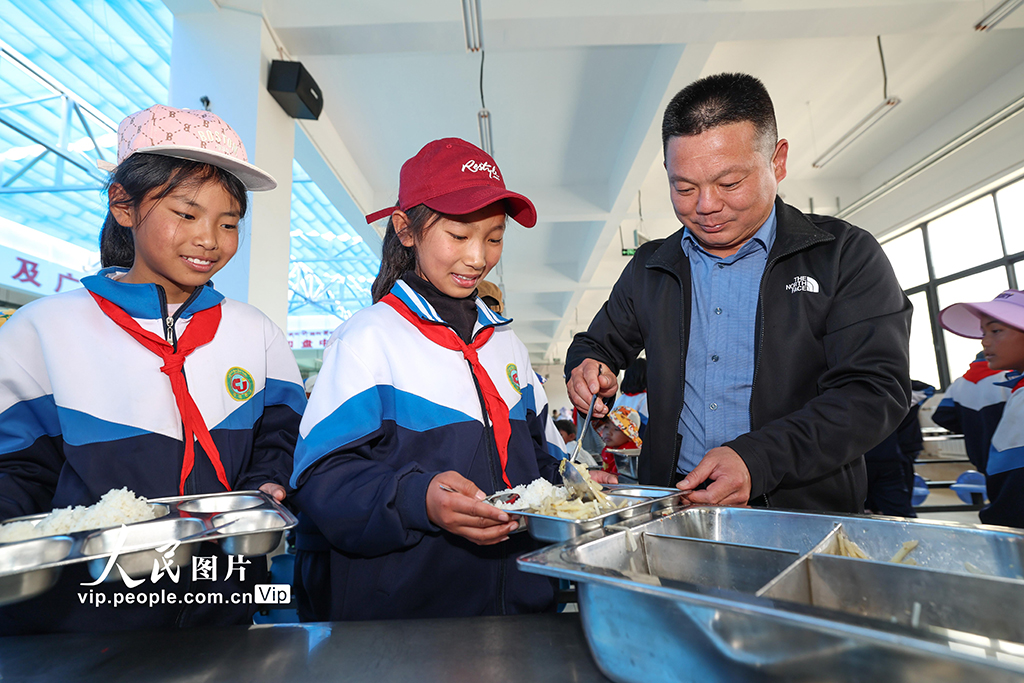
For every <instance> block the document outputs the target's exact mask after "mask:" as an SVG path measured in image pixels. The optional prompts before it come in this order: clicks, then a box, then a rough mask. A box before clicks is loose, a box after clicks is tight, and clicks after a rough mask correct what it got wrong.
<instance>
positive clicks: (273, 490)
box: [260, 481, 286, 503]
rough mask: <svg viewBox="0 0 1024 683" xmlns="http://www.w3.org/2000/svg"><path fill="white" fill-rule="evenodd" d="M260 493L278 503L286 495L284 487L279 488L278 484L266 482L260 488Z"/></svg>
mask: <svg viewBox="0 0 1024 683" xmlns="http://www.w3.org/2000/svg"><path fill="white" fill-rule="evenodd" d="M260 491H263V493H266V494H269V495H271V496H273V497H274V500H276V501H277V502H278V503H280V502H281V501H283V500H284V497H285V495H286V494H285V490H284V487H283V486H281V485H280V484H275V483H274V482H272V481H268V482H267V483H266V484H264V485H263V486H261V487H260Z"/></svg>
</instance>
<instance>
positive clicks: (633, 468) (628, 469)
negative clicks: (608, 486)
mask: <svg viewBox="0 0 1024 683" xmlns="http://www.w3.org/2000/svg"><path fill="white" fill-rule="evenodd" d="M608 452H609V453H611V454H612V456H614V458H615V469H617V470H618V471H619V479H620V480H623V481H627V482H629V481H634V482H635V481H637V478H638V474H637V472H638V463H639V461H640V449H639V448H609V449H608Z"/></svg>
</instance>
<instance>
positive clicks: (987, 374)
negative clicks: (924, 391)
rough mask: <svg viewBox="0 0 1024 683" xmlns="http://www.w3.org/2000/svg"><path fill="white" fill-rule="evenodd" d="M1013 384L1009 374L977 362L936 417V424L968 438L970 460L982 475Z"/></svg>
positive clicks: (948, 395) (951, 387) (956, 384)
mask: <svg viewBox="0 0 1024 683" xmlns="http://www.w3.org/2000/svg"><path fill="white" fill-rule="evenodd" d="M1013 384H1014V383H1013V382H1011V383H1010V385H1009V386H1007V384H1006V372H1005V371H999V370H989V367H988V363H986V362H985V361H984V360H976V361H974V362H972V363H971V367H970V368H969V369H968V370H967V372H966V373H964V375H963V377H958V378H957V379H956V380H955V381H954V382H953V383H952V384H950V385H949V388H948V389H946V393H945V394H944V395H943V396H942V400H941V401H940V402H939V405H938V406H936V407H935V411H934V412H933V413H932V422H934V423H935V424H937V425H939V426H940V427H945V428H946V429H948V430H949V431H951V432H955V433H957V434H963V435H964V447H965V448H966V450H967V457H968V458H969V459H970V461H971V463H972V464H973V465H974V466H975V467H976V468H977V469H978V471H979V472H981V473H982V474H985V472H986V468H987V462H988V453H989V447H990V446H991V444H992V435H993V434H994V433H995V431H996V427H997V426H998V425H999V420H1000V418H1001V417H1002V416H1003V408H1004V407H1005V405H1006V400H1007V399H1008V398H1010V390H1011V388H1012V387H1013Z"/></svg>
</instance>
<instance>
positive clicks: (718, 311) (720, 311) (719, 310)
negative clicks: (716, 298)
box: [715, 306, 722, 315]
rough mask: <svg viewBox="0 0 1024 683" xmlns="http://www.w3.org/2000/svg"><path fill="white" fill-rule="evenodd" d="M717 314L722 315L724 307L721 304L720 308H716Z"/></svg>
mask: <svg viewBox="0 0 1024 683" xmlns="http://www.w3.org/2000/svg"><path fill="white" fill-rule="evenodd" d="M715 315H722V307H721V306H719V307H718V308H716V309H715Z"/></svg>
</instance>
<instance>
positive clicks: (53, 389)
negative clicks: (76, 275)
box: [0, 269, 306, 632]
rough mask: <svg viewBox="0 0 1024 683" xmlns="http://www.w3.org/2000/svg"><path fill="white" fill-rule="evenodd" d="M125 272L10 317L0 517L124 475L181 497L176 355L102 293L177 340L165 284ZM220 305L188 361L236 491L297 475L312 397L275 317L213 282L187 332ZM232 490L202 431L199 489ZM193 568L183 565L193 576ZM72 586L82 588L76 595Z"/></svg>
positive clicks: (53, 622) (0, 358) (1, 335)
mask: <svg viewBox="0 0 1024 683" xmlns="http://www.w3.org/2000/svg"><path fill="white" fill-rule="evenodd" d="M119 271H120V269H107V270H104V271H102V272H101V273H100V274H99V275H95V276H90V277H87V278H84V279H83V280H82V284H83V286H84V288H82V289H77V290H73V291H70V292H67V293H63V294H56V295H53V296H49V297H46V298H43V299H39V300H37V301H34V302H32V303H30V304H28V305H27V306H25V307H23V308H21V309H20V310H18V312H17V313H16V314H15V315H14V316H13V317H12V318H11V320H10V321H9V322H8V323H7V324H6V325H4V326H3V327H2V328H0V519H6V518H9V517H14V516H19V515H27V514H34V513H40V512H46V511H49V510H50V509H52V508H57V507H66V506H69V505H90V504H92V503H95V502H96V501H97V500H98V499H99V498H100V496H102V495H103V494H104V493H106V492H107V491H109V490H110V489H112V488H121V487H123V486H127V487H128V488H129V489H130V490H132V491H134V492H135V493H136V494H137V495H141V496H145V497H147V498H156V497H163V496H177V495H179V482H180V477H181V467H182V461H183V459H184V450H185V444H184V441H183V437H182V433H183V428H182V423H181V417H180V415H179V414H178V408H177V405H176V404H175V400H174V394H173V392H172V391H171V383H170V381H169V379H168V377H167V375H165V374H164V373H163V372H161V370H160V367H161V366H162V365H163V361H162V360H161V358H160V357H159V356H158V355H156V354H154V353H152V352H151V351H149V350H148V349H146V348H145V347H144V346H142V344H140V343H138V342H137V341H135V339H133V338H132V337H131V336H129V334H128V333H127V332H125V331H124V330H122V329H121V328H120V327H119V326H118V325H117V324H116V323H115V322H114V321H113V320H111V319H110V318H108V317H107V316H106V315H105V314H104V313H103V311H101V310H100V308H99V306H98V305H97V303H96V301H95V300H94V299H93V298H92V296H90V294H89V292H90V291H92V292H96V293H97V294H99V295H100V296H102V297H104V298H106V299H108V300H110V301H112V302H113V303H115V304H117V305H118V306H120V307H121V308H122V309H124V310H125V311H126V312H127V313H128V314H129V315H130V316H132V317H133V318H134V319H135V320H136V321H137V322H138V323H139V325H140V326H141V327H142V328H143V329H145V330H148V331H151V332H153V333H155V334H157V335H159V336H161V337H164V338H166V335H165V329H166V328H165V327H164V319H163V311H164V308H163V290H162V289H161V288H159V287H157V286H156V285H153V284H128V283H122V282H118V281H117V280H114V279H112V278H111V276H112V275H116V274H117V273H118V272H119ZM212 306H221V310H222V317H221V321H220V325H219V327H218V329H217V333H216V336H215V337H214V339H213V340H212V341H211V342H210V343H208V344H206V345H204V346H201V347H199V348H197V349H196V350H195V351H193V352H192V353H191V354H190V355H189V356H188V358H187V359H186V360H185V364H184V369H183V371H184V373H185V377H186V380H187V382H188V387H189V390H190V393H191V394H192V398H193V399H194V400H195V402H196V405H197V406H198V407H199V410H200V412H201V413H202V415H203V418H204V419H205V421H206V425H207V427H208V428H209V430H210V434H211V435H212V437H213V441H214V443H215V444H216V445H217V448H218V450H219V451H220V458H221V462H222V463H223V466H224V469H225V472H226V474H227V479H228V482H229V483H230V484H231V486H232V488H233V489H234V490H242V489H255V488H258V487H259V486H260V485H262V484H265V483H267V482H276V483H279V484H281V485H285V486H286V485H287V481H288V476H289V475H290V473H291V466H292V453H293V449H294V444H295V440H296V438H297V435H298V426H299V420H300V417H301V414H302V410H303V408H304V405H305V398H306V397H305V392H304V391H303V388H302V384H301V378H300V376H299V371H298V368H297V366H296V364H295V360H294V357H293V356H292V353H291V351H290V350H289V348H288V344H287V342H286V340H285V338H284V335H283V334H282V332H281V330H280V329H279V328H278V327H277V326H276V325H274V323H273V322H271V321H270V320H269V319H268V318H267V317H266V316H265V315H263V314H262V313H261V312H260V311H259V310H257V309H256V308H254V307H253V306H249V305H247V304H243V303H240V302H237V301H233V300H230V299H225V298H224V297H223V296H222V295H221V294H220V293H218V292H217V291H216V290H215V289H214V288H213V287H212V286H209V285H208V286H204V287H201V288H198V289H197V290H196V291H195V292H194V293H193V295H192V296H191V297H190V298H189V300H188V301H187V302H186V303H184V304H182V306H181V307H180V308H179V309H178V311H177V312H176V313H175V315H174V318H175V320H174V322H173V325H174V330H175V333H176V335H177V337H179V338H180V336H181V335H182V334H183V333H184V331H185V329H186V327H187V326H188V324H189V320H190V319H191V317H192V314H193V313H195V312H197V311H200V310H203V309H206V308H210V307H212ZM223 490H224V487H223V485H222V484H221V483H220V482H219V481H218V479H217V476H216V473H215V472H214V469H213V465H212V463H211V462H210V459H209V458H208V457H207V455H206V454H205V452H204V451H203V449H202V446H201V445H200V444H199V443H198V442H196V444H195V465H194V467H193V469H192V472H191V474H190V475H189V477H188V480H187V482H186V493H214V492H218V491H223ZM204 547H205V546H204ZM222 561H226V560H223V558H222ZM76 567H78V565H76V566H75V567H69V568H68V569H69V570H71V569H75V568H76ZM73 573H74V572H70V571H65V572H64V574H66V575H68V574H73ZM190 573H191V568H182V571H181V575H182V577H184V576H185V575H186V574H190ZM250 574H251V572H250ZM182 581H183V582H184V578H183V579H182ZM63 582H64V581H63V578H62V583H63ZM107 585H109V584H104V586H107ZM114 585H116V586H120V589H121V590H124V586H123V585H122V584H114ZM160 585H161V586H163V585H164V584H160ZM144 586H150V587H151V585H150V584H149V583H148V582H147V583H146V584H144ZM168 587H169V588H174V586H173V585H169V586H168ZM217 588H223V586H221V585H218V586H214V585H210V584H207V586H205V587H204V588H203V590H210V589H217ZM180 589H181V587H180V585H179V590H180ZM80 590H81V589H80ZM97 590H98V589H97ZM140 590H142V588H140ZM57 593H59V591H58V589H56V588H55V589H54V590H53V591H51V592H50V593H45V594H43V595H42V596H40V598H37V599H35V600H32V601H29V602H25V603H19V604H16V605H12V606H11V608H17V610H16V611H20V612H21V613H22V614H23V615H24V614H30V613H31V606H32V605H33V604H34V603H35V602H36V600H43V599H46V600H48V601H49V602H51V603H53V602H55V601H56V600H57V598H55V597H54V595H55V594H57ZM67 598H68V599H69V600H74V596H73V594H69V596H67ZM76 602H77V601H76ZM63 607H66V605H65V606H62V607H61V608H57V607H54V606H53V605H52V604H51V605H48V606H47V608H46V609H47V610H48V611H50V614H49V615H44V619H43V620H42V621H41V622H40V623H39V624H38V625H37V627H36V628H34V629H32V628H29V629H27V630H37V631H39V630H49V629H47V626H53V627H54V628H53V630H73V626H72V624H73V622H74V620H75V617H74V615H73V614H71V613H70V612H69V613H67V614H63V613H61V614H58V612H60V609H62V608H63ZM82 609H84V610H85V611H86V612H85V614H86V615H87V621H86V622H85V623H86V624H96V623H97V622H98V621H102V620H103V615H102V614H100V613H101V612H104V611H106V612H111V613H112V614H113V612H116V613H117V615H116V616H114V617H112V621H111V622H110V623H109V624H107V627H110V628H129V627H134V626H150V627H152V626H166V625H168V623H167V622H166V620H162V619H163V617H161V616H159V613H160V612H161V610H160V609H156V608H142V609H141V610H137V611H136V615H135V616H136V617H137V620H133V619H134V618H133V617H131V616H130V612H131V610H130V609H128V608H126V607H124V606H122V607H120V608H118V609H117V610H110V609H109V608H107V609H106V610H100V609H96V608H94V607H84V608H83V607H81V606H80V605H79V610H82ZM36 611H39V610H36ZM74 611H75V610H71V612H74ZM201 612H202V610H201V609H200V610H197V611H196V613H197V614H198V613H201ZM164 616H165V617H166V615H164ZM64 617H66V621H65V622H64V623H63V625H61V624H60V623H59V622H60V620H61V619H62V618H64ZM170 618H171V621H170V624H174V623H178V624H179V625H186V624H188V623H210V622H209V621H205V622H204V621H203V619H202V618H199V617H196V618H194V619H190V617H189V615H187V614H181V613H180V608H174V614H173V615H171V617H170ZM2 621H3V620H2V619H0V622H2ZM83 628H85V626H83ZM100 628H103V626H101V627H100ZM4 630H5V628H4V627H3V626H0V632H2V631H4ZM6 630H7V631H8V632H9V631H10V629H9V628H8V629H6Z"/></svg>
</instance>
